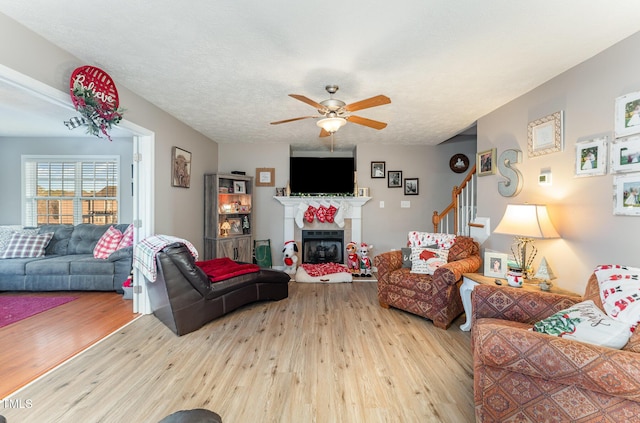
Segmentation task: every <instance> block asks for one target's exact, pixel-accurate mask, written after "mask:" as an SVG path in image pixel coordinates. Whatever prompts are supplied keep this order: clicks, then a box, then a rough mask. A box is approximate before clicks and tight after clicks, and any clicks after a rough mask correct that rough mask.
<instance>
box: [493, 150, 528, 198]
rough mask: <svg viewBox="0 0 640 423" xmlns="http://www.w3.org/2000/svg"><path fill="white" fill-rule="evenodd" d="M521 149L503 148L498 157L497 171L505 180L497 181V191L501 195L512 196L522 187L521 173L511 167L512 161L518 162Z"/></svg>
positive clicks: (520, 156)
mask: <svg viewBox="0 0 640 423" xmlns="http://www.w3.org/2000/svg"><path fill="white" fill-rule="evenodd" d="M521 160H522V151H520V150H505V151H504V152H503V153H502V154H500V158H499V159H498V172H500V175H502V176H504V177H505V178H506V179H507V180H506V181H500V182H498V192H499V193H500V195H502V196H503V197H513V196H516V195H518V194H519V193H520V190H521V189H522V183H523V181H522V174H521V173H520V171H519V170H518V169H515V168H513V167H511V165H512V164H513V163H520V161H521Z"/></svg>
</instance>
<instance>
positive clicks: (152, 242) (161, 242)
mask: <svg viewBox="0 0 640 423" xmlns="http://www.w3.org/2000/svg"><path fill="white" fill-rule="evenodd" d="M174 242H182V243H183V244H184V245H186V246H187V248H189V250H190V251H191V254H192V255H193V257H194V258H195V259H196V260H198V251H197V250H196V248H195V247H194V246H193V244H191V243H190V242H189V241H187V240H185V239H182V238H177V237H175V236H170V235H151V236H150V237H147V238H145V239H143V240H142V241H140V242H139V243H137V244H136V245H135V247H134V248H133V267H135V268H137V269H139V270H140V272H142V275H143V276H144V277H145V278H147V279H148V280H149V281H151V282H155V281H156V277H157V275H158V269H157V268H156V255H157V254H158V253H159V252H160V251H161V250H162V249H163V248H164V247H166V246H167V245H170V244H173V243H174Z"/></svg>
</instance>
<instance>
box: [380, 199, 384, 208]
mask: <svg viewBox="0 0 640 423" xmlns="http://www.w3.org/2000/svg"><path fill="white" fill-rule="evenodd" d="M380 208H381V209H384V201H380Z"/></svg>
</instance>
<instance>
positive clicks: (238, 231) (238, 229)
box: [227, 217, 242, 235]
mask: <svg viewBox="0 0 640 423" xmlns="http://www.w3.org/2000/svg"><path fill="white" fill-rule="evenodd" d="M227 221H228V222H229V225H230V226H231V229H229V234H231V235H242V219H240V218H239V217H230V218H228V219H227Z"/></svg>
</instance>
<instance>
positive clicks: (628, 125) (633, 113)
mask: <svg viewBox="0 0 640 423" xmlns="http://www.w3.org/2000/svg"><path fill="white" fill-rule="evenodd" d="M615 128H616V137H617V138H619V137H626V136H627V135H632V134H637V133H639V132H640V92H635V93H630V94H627V95H623V96H622V97H618V98H616V107H615Z"/></svg>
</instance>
